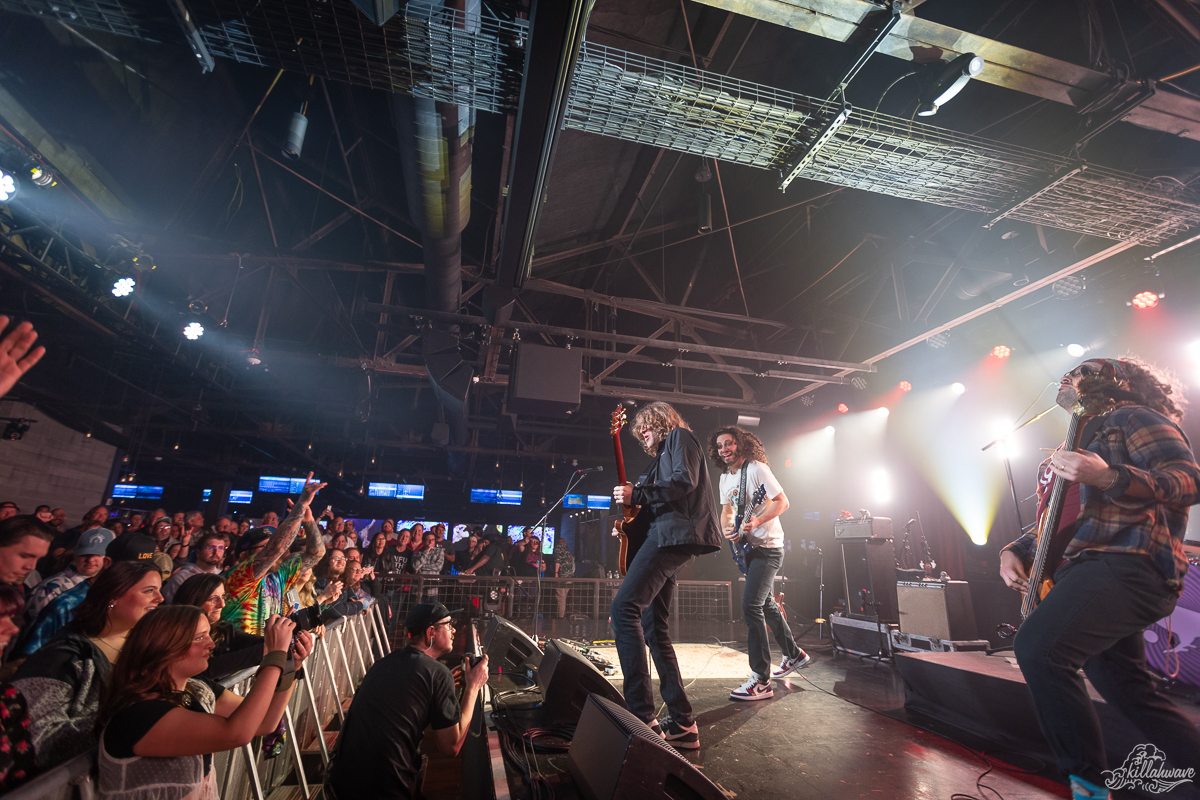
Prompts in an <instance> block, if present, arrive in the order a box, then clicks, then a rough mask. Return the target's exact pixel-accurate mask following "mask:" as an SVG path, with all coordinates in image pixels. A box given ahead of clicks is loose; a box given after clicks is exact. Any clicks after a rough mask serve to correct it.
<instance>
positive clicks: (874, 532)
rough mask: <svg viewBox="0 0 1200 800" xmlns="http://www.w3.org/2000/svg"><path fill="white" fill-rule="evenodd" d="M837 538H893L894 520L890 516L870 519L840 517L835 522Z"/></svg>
mask: <svg viewBox="0 0 1200 800" xmlns="http://www.w3.org/2000/svg"><path fill="white" fill-rule="evenodd" d="M833 538H835V539H891V538H892V520H891V518H889V517H871V518H870V519H839V520H836V521H835V522H834V523H833Z"/></svg>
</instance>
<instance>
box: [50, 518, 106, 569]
mask: <svg viewBox="0 0 1200 800" xmlns="http://www.w3.org/2000/svg"><path fill="white" fill-rule="evenodd" d="M105 522H108V507H107V506H92V507H91V508H89V509H88V511H87V513H86V514H84V515H83V521H82V522H80V523H79V524H78V525H76V526H75V527H74V528H68V529H67V530H65V531H63V532H62V533H60V534H59V535H58V536H55V537H54V541H53V542H51V543H50V556H49V559H48V560H47V559H43V560H42V561H41V562H39V563H38V571H39V572H41V573H42V574H43V575H53V574H54V573H56V572H58V571H59V570H60V569H62V568H63V567H65V566H66V565H67V564H68V563H69V562H70V560H71V551H73V550H74V549H75V543H76V542H78V541H79V537H80V536H81V535H82V534H83V532H84V531H90V530H91V529H92V528H99V527H102V526H103V525H104V523H105Z"/></svg>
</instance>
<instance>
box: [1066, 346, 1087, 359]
mask: <svg viewBox="0 0 1200 800" xmlns="http://www.w3.org/2000/svg"><path fill="white" fill-rule="evenodd" d="M1086 352H1087V348H1086V347H1084V346H1083V345H1081V344H1069V345H1067V355H1070V356H1074V357H1075V358H1079V357H1080V356H1081V355H1083V354H1084V353H1086Z"/></svg>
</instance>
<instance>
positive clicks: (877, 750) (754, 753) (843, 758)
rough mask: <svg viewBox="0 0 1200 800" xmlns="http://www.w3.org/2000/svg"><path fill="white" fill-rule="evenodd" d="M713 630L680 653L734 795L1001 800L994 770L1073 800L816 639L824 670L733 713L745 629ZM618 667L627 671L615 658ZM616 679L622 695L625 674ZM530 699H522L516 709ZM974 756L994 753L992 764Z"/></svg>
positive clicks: (561, 778) (1027, 789) (1030, 790)
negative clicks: (918, 713) (912, 711)
mask: <svg viewBox="0 0 1200 800" xmlns="http://www.w3.org/2000/svg"><path fill="white" fill-rule="evenodd" d="M549 622H550V623H565V622H566V621H563V620H551V621H549ZM701 625H707V628H708V630H707V631H701V630H692V631H689V633H691V634H692V636H689V637H688V638H690V639H691V640H692V641H693V644H691V645H683V646H680V647H679V649H678V652H679V655H680V659H681V669H682V671H683V673H684V676H685V679H686V680H689V681H693V682H692V684H691V685H690V687H689V688H688V696H689V697H690V698H691V701H692V705H693V708H694V710H695V712H696V717H697V721H698V722H699V724H700V749H699V750H698V751H692V752H690V753H689V752H685V756H686V757H687V758H688V760H689V761H691V762H692V763H693V764H695V765H696V766H697V767H699V768H700V769H701V770H702V771H703V772H704V774H705V775H707V776H708V777H709V778H710V779H711V780H713V781H715V782H716V783H718V784H719V785H720V786H721V787H723V788H724V789H726V790H727V791H729V792H731V793H733V795H734V796H737V797H743V798H750V797H753V798H788V800H793V799H794V798H805V797H812V798H834V800H839V799H840V798H861V797H880V798H884V799H885V800H901V799H902V798H922V799H924V798H928V799H929V800H933V799H934V798H938V800H944V798H947V797H950V796H951V795H952V794H955V793H963V794H969V795H974V796H976V797H984V796H988V797H990V798H991V799H992V800H994V798H995V796H994V795H992V794H991V793H990V792H987V793H986V795H985V792H982V791H981V790H980V789H978V788H977V786H976V781H977V780H979V779H980V776H982V775H984V773H985V772H986V771H988V770H989V769H991V771H990V772H989V773H988V774H987V775H986V776H985V777H983V778H982V782H983V784H985V785H986V786H989V787H992V788H993V789H995V790H997V791H998V792H1000V794H1002V795H1003V797H1004V798H1005V800H1023V799H1024V798H1047V797H1069V792H1068V791H1067V789H1066V787H1065V786H1063V785H1062V784H1060V783H1058V782H1056V781H1055V780H1053V778H1052V771H1051V770H1050V768H1049V765H1046V764H1041V763H1038V762H1032V761H1030V760H1028V759H1026V758H1022V757H1018V756H1015V755H1012V754H1006V753H1003V752H997V751H991V750H987V748H988V745H987V744H986V743H984V742H978V741H968V740H967V739H966V737H965V736H964V735H963V734H962V733H961V732H959V731H956V730H954V729H952V728H949V727H947V726H939V725H938V724H937V723H936V722H932V721H929V720H926V719H913V720H911V721H910V720H909V718H908V717H909V715H908V714H907V713H906V712H905V709H904V685H903V682H902V681H901V679H900V676H899V675H898V674H897V673H896V672H895V671H894V670H893V668H892V667H891V666H890V665H889V664H886V663H881V664H876V663H874V662H871V661H865V660H863V659H860V658H857V657H853V656H846V655H841V654H835V653H834V652H833V650H832V648H831V646H830V644H829V640H828V639H827V638H826V639H825V640H823V641H822V640H820V639H818V638H817V636H816V635H815V633H813V634H810V635H807V636H805V637H803V638H802V639H801V646H802V647H804V649H805V650H807V651H808V652H809V653H810V654H811V655H812V656H813V663H812V665H811V666H809V667H807V668H805V669H804V670H803V671H802V674H801V675H800V676H791V677H789V678H787V679H785V680H779V681H775V682H774V686H775V697H774V698H772V699H770V700H764V701H757V702H752V703H738V702H733V701H731V700H729V691H730V689H733V688H734V687H736V686H738V685H739V684H740V683H741V682H742V680H744V679H745V677H746V676H747V675H748V674H749V666H748V664H747V662H746V656H745V627H744V626H743V625H741V624H737V625H732V624H730V625H727V624H725V623H694V624H693V626H692V627H693V628H696V627H697V626H701ZM523 627H524V626H523ZM569 627H570V626H569V625H567V626H563V627H560V626H559V625H557V624H547V623H545V622H544V623H543V630H542V631H541V634H542V635H543V636H549V635H557V636H562V637H568V638H580V639H591V638H592V637H591V636H590V635H589V636H584V635H582V634H583V631H582V630H579V627H580V626H579V625H576V626H575V628H576V630H575V631H573V632H572V631H569V630H568V629H567V628H569ZM555 628H557V629H558V630H554V629H555ZM572 633H574V636H572ZM589 633H590V631H589ZM596 633H601V631H596ZM595 638H596V639H602V638H604V637H602V636H597V637H595ZM680 638H682V637H680ZM706 639H707V642H705V640H706ZM601 648H603V642H599V647H598V649H601ZM601 652H605V651H604V650H603V649H601ZM605 655H607V653H605ZM612 660H613V661H614V662H615V661H616V658H615V653H614V654H613V656H612ZM612 680H613V682H614V683H615V684H617V685H618V686H620V675H619V672H618V673H617V674H615V675H613V676H612ZM494 688H496V689H499V690H501V691H503V690H505V689H511V688H513V687H512V686H511V685H509V684H506V685H502V686H501V685H497V686H495V687H494ZM526 699H528V696H525V697H521V696H513V697H512V698H511V700H512V701H513V702H519V701H521V700H526ZM501 702H503V700H502V701H501ZM515 715H516V712H514V716H515ZM916 726H921V727H916ZM923 728H925V729H923ZM934 730H936V731H937V732H938V733H944V734H946V736H949V737H952V738H944V737H943V736H940V735H938V734H937V733H934V732H931V731H934ZM960 742H961V744H960ZM967 747H974V748H976V749H977V750H982V751H985V752H986V754H987V756H988V757H989V758H990V763H989V762H988V761H985V759H984V758H983V757H982V756H981V755H977V754H975V753H972V752H971V751H970V750H969V749H967ZM536 759H537V769H538V770H540V772H541V774H542V775H543V776H545V778H546V780H547V782H548V784H549V785H550V786H551V787H552V788H553V796H554V797H556V798H559V799H560V800H567V799H568V798H577V797H580V796H581V795H580V794H579V792H578V791H577V790H576V788H575V787H574V785H573V784H572V781H571V778H570V775H569V774H568V773H567V771H566V754H565V753H561V754H541V755H538V756H536ZM993 767H994V768H993ZM508 777H509V781H508V782H509V790H510V792H511V795H512V797H514V798H532V797H534V794H533V792H531V790H530V787H529V786H528V785H527V784H525V783H524V781H523V779H522V777H521V775H520V774H518V773H517V772H516V771H515V770H514V769H512V767H511V766H510V767H509V772H508ZM541 796H549V793H548V792H543V793H542V794H541Z"/></svg>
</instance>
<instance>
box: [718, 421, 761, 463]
mask: <svg viewBox="0 0 1200 800" xmlns="http://www.w3.org/2000/svg"><path fill="white" fill-rule="evenodd" d="M725 434H728V435H730V436H732V437H733V441H734V442H735V443H736V444H737V453H738V455H739V456H741V457H742V458H744V459H746V460H747V461H757V462H759V463H760V464H766V465H767V466H770V465H771V462H769V461H767V450H766V448H764V447H763V443H762V440H761V439H759V438H758V437H757V436H755V435H754V434H753V433H751V432H750V431H748V430H744V429H743V428H739V427H738V426H736V425H729V426H726V427H724V428H717V429H716V430H715V431H713V432H712V433H711V434H709V436H708V457H709V458H711V459H712V460H713V463H714V464H716V465H717V466H718V467H720V468H721V469H722V470H724V469H725V460H724V459H723V458H721V454H720V453H719V452H718V451H717V438H718V437H720V436H724V435H725Z"/></svg>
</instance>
